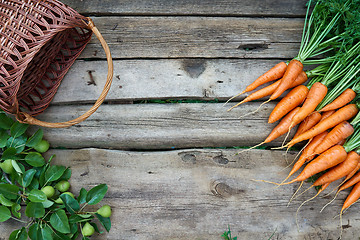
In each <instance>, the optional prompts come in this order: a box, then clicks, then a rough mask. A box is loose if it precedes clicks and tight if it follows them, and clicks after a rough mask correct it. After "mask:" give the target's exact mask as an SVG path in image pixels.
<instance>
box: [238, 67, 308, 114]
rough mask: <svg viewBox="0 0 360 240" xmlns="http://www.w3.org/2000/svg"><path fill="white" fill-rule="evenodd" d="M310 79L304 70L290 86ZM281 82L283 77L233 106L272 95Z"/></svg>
mask: <svg viewBox="0 0 360 240" xmlns="http://www.w3.org/2000/svg"><path fill="white" fill-rule="evenodd" d="M307 79H308V77H307V75H306V73H305V72H304V71H302V72H301V73H300V74H299V76H298V77H297V78H296V79H295V81H294V82H293V84H292V85H291V86H290V88H293V87H296V86H298V85H300V84H303V83H304V82H306V81H307ZM280 82H281V79H280V80H277V81H276V82H274V83H273V84H271V85H269V86H267V87H264V88H262V89H260V90H258V91H256V92H253V93H251V94H250V95H249V96H247V97H246V98H245V99H244V100H242V101H241V102H239V103H238V104H236V105H235V106H234V107H232V108H235V107H237V106H239V105H241V104H243V103H246V102H250V101H254V100H257V99H260V98H263V97H266V96H270V95H271V94H273V93H274V91H275V90H276V88H277V87H278V86H279V84H280Z"/></svg>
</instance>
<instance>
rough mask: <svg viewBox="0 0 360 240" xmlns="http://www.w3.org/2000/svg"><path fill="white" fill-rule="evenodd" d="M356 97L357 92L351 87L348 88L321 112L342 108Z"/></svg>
mask: <svg viewBox="0 0 360 240" xmlns="http://www.w3.org/2000/svg"><path fill="white" fill-rule="evenodd" d="M355 97H356V92H355V91H354V90H352V89H351V88H348V89H346V90H345V91H344V92H343V93H342V94H340V96H338V97H337V98H336V99H335V100H334V101H332V102H331V103H329V104H328V105H326V106H325V107H323V108H322V109H320V110H319V112H324V111H331V110H336V109H338V108H341V107H343V106H345V105H346V104H348V103H349V102H351V101H352V100H353V99H354V98H355Z"/></svg>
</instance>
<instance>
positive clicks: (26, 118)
mask: <svg viewBox="0 0 360 240" xmlns="http://www.w3.org/2000/svg"><path fill="white" fill-rule="evenodd" d="M87 21H88V23H87V26H88V27H89V28H90V29H91V31H92V32H93V33H94V34H95V35H96V37H97V38H98V39H99V41H100V43H101V45H102V47H103V48H104V50H105V54H106V59H107V62H108V74H107V80H106V83H105V86H104V89H103V91H102V93H101V94H100V97H99V98H98V99H97V101H96V102H95V104H94V105H93V106H92V107H91V108H90V109H89V110H88V111H87V112H86V113H84V114H83V115H81V116H80V117H77V118H75V119H73V120H70V121H67V122H59V123H49V122H44V121H40V120H38V119H36V118H34V117H32V116H31V115H29V114H28V113H25V112H18V113H17V114H16V119H17V120H18V121H19V122H21V123H27V124H31V125H38V126H41V127H48V128H64V127H70V126H72V125H75V124H77V123H80V122H82V121H84V120H85V119H87V118H88V117H90V116H91V114H93V113H94V112H95V111H96V110H97V109H98V108H99V107H100V105H101V104H102V103H103V101H104V100H105V97H106V95H107V94H108V92H109V90H110V86H111V82H112V79H113V72H114V65H113V61H112V57H111V53H110V49H109V46H108V45H107V43H106V42H105V40H104V38H103V36H102V35H101V33H100V32H99V30H98V29H97V28H96V27H95V25H94V23H93V21H92V20H91V19H90V18H87Z"/></svg>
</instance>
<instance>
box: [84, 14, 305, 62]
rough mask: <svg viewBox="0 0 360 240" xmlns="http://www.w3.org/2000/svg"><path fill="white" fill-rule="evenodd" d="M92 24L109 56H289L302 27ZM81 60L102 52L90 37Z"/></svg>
mask: <svg viewBox="0 0 360 240" xmlns="http://www.w3.org/2000/svg"><path fill="white" fill-rule="evenodd" d="M94 22H95V25H96V26H97V27H98V28H99V30H100V32H101V33H102V34H103V36H104V38H105V40H106V41H107V43H108V44H109V47H110V49H111V52H112V54H113V57H114V58H186V57H192V58H195V57H203V58H292V57H294V56H296V54H297V51H298V48H299V45H300V39H301V32H302V26H303V19H301V18H225V17H213V18H212V17H211V18H209V17H96V18H94ZM279 26H281V27H279ZM274 29H275V30H274ZM81 57H82V58H105V54H104V53H103V50H102V48H101V45H100V44H99V42H98V40H97V39H93V40H92V41H91V42H90V43H89V44H88V46H87V47H86V49H85V51H84V53H83V54H82V55H81Z"/></svg>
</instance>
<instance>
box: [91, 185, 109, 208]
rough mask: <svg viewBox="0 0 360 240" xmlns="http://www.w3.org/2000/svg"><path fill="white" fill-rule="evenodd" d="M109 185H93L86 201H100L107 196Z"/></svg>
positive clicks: (95, 202)
mask: <svg viewBox="0 0 360 240" xmlns="http://www.w3.org/2000/svg"><path fill="white" fill-rule="evenodd" d="M107 190H108V187H107V185H106V184H100V185H98V186H96V187H93V188H92V189H91V190H90V191H89V192H88V194H87V196H86V202H87V203H88V204H89V205H95V204H97V203H99V202H100V201H101V200H102V199H103V198H104V196H105V194H106V192H107Z"/></svg>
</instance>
